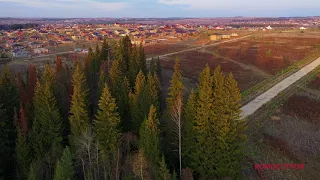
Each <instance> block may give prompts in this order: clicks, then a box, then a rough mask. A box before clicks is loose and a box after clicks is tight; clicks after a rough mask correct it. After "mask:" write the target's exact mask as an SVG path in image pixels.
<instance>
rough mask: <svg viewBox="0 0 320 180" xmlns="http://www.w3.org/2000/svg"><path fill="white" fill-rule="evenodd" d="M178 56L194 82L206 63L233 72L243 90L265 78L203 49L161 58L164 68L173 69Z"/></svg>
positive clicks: (226, 71)
mask: <svg viewBox="0 0 320 180" xmlns="http://www.w3.org/2000/svg"><path fill="white" fill-rule="evenodd" d="M176 57H178V58H179V59H180V61H181V69H182V75H183V76H184V77H186V78H188V79H190V80H191V81H192V83H193V84H195V83H196V82H197V77H198V75H199V73H200V72H201V71H202V70H203V68H204V67H205V65H206V64H208V65H209V66H210V67H211V68H212V69H214V68H215V67H217V66H218V65H220V66H221V70H222V71H223V72H225V73H229V72H232V73H233V75H234V77H235V79H236V80H237V81H238V84H239V87H240V89H241V90H245V89H247V88H250V87H252V86H253V85H255V84H256V83H258V82H260V81H262V80H263V79H264V78H263V77H261V76H259V75H256V74H254V73H253V72H252V71H248V70H244V69H242V68H241V67H240V66H239V65H237V64H235V63H233V62H230V61H228V60H226V59H223V58H217V57H215V56H214V55H212V54H210V53H204V52H201V51H189V52H184V53H181V54H179V55H174V56H169V57H165V58H161V59H160V60H161V65H162V68H164V69H172V68H173V65H174V60H175V58H176Z"/></svg>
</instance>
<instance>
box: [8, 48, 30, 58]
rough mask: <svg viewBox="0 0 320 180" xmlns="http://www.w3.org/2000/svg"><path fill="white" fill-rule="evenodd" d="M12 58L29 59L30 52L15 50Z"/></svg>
mask: <svg viewBox="0 0 320 180" xmlns="http://www.w3.org/2000/svg"><path fill="white" fill-rule="evenodd" d="M12 57H14V58H23V57H28V52H27V51H26V50H24V49H15V50H13V52H12Z"/></svg>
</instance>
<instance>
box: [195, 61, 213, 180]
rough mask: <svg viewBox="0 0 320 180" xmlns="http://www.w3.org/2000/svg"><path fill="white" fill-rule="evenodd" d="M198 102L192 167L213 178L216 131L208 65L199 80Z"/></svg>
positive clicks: (202, 174) (211, 81)
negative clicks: (195, 148)
mask: <svg viewBox="0 0 320 180" xmlns="http://www.w3.org/2000/svg"><path fill="white" fill-rule="evenodd" d="M198 83H199V84H198V93H197V104H196V108H195V109H196V113H195V122H194V127H193V128H194V135H195V141H196V147H197V150H196V151H195V152H193V153H192V156H193V158H192V159H193V163H192V164H191V165H192V169H194V170H196V172H198V173H200V175H201V176H204V177H205V178H213V177H214V176H215V173H216V146H215V144H216V133H215V126H214V121H213V118H212V112H213V110H214V106H213V101H214V97H213V89H212V87H213V78H212V76H211V71H210V68H209V66H208V65H207V66H206V67H205V68H204V70H203V71H202V72H201V73H200V76H199V80H198Z"/></svg>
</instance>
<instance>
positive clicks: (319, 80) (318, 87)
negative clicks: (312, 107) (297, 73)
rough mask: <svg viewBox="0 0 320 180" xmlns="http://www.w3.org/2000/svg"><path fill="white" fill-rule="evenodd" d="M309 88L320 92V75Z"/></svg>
mask: <svg viewBox="0 0 320 180" xmlns="http://www.w3.org/2000/svg"><path fill="white" fill-rule="evenodd" d="M307 87H308V88H311V89H316V90H319V91H320V74H319V75H318V76H317V77H316V78H315V79H314V80H313V81H312V82H311V83H309V84H308V86H307Z"/></svg>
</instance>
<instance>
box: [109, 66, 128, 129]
mask: <svg viewBox="0 0 320 180" xmlns="http://www.w3.org/2000/svg"><path fill="white" fill-rule="evenodd" d="M109 77H110V84H111V86H110V90H111V94H112V97H114V98H115V99H116V104H117V107H118V112H119V114H120V117H121V120H122V121H121V127H122V128H124V129H123V130H129V129H130V127H129V122H130V120H129V117H128V114H129V97H128V96H129V92H130V84H129V81H128V79H127V78H126V77H125V76H124V74H123V73H122V72H121V68H120V62H119V61H118V60H116V61H113V63H112V67H111V69H110V74H109Z"/></svg>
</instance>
